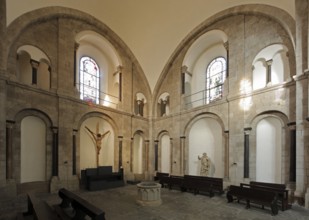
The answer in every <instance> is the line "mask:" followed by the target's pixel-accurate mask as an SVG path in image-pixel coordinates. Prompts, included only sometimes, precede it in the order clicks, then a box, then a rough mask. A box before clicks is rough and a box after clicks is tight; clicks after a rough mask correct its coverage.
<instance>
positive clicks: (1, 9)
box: [0, 0, 7, 187]
mask: <svg viewBox="0 0 309 220" xmlns="http://www.w3.org/2000/svg"><path fill="white" fill-rule="evenodd" d="M0 39H1V40H0V187H1V186H3V185H5V183H6V135H5V133H6V98H7V96H6V81H5V80H6V0H0Z"/></svg>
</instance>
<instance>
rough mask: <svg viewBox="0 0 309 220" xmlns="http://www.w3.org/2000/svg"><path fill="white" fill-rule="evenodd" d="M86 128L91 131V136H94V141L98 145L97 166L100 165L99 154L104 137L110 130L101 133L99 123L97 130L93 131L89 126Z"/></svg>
mask: <svg viewBox="0 0 309 220" xmlns="http://www.w3.org/2000/svg"><path fill="white" fill-rule="evenodd" d="M85 128H86V129H87V130H88V131H89V132H90V134H91V136H92V137H93V140H94V143H95V145H96V162H97V167H98V166H99V155H100V150H101V148H102V147H101V145H102V139H103V138H104V137H105V136H106V135H107V134H108V133H109V132H110V131H106V132H105V133H102V134H101V133H100V132H99V123H97V129H96V132H93V131H91V130H90V129H89V128H88V127H87V126H85Z"/></svg>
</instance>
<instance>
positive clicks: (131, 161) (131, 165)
mask: <svg viewBox="0 0 309 220" xmlns="http://www.w3.org/2000/svg"><path fill="white" fill-rule="evenodd" d="M133 162H134V161H133V138H131V143H130V172H133Z"/></svg>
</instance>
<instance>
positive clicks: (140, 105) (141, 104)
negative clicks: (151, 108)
mask: <svg viewBox="0 0 309 220" xmlns="http://www.w3.org/2000/svg"><path fill="white" fill-rule="evenodd" d="M146 103H147V100H146V97H145V96H144V94H143V93H137V94H136V96H135V104H134V112H135V115H137V116H142V117H143V116H144V113H145V106H146V105H145V104H146Z"/></svg>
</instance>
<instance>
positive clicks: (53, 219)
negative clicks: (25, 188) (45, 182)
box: [19, 193, 60, 220]
mask: <svg viewBox="0 0 309 220" xmlns="http://www.w3.org/2000/svg"><path fill="white" fill-rule="evenodd" d="M27 200H28V201H27V204H28V211H27V212H26V213H23V214H22V216H19V218H20V219H24V217H26V216H33V219H36V220H59V219H60V218H58V216H57V215H56V213H55V212H54V210H53V209H52V208H51V207H50V206H49V205H48V204H47V203H46V202H45V201H42V200H40V199H39V198H37V197H36V196H35V194H34V193H28V194H27ZM26 219H28V218H26Z"/></svg>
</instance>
